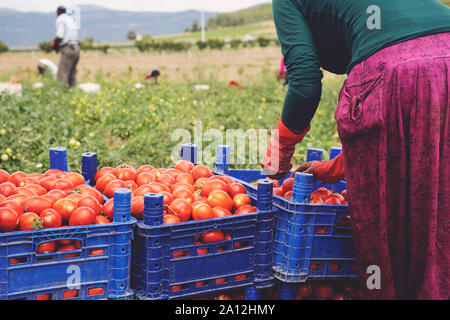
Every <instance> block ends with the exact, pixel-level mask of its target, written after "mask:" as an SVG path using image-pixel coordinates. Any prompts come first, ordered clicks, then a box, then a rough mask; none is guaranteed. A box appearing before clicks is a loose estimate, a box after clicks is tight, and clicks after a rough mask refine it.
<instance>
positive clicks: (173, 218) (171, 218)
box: [163, 214, 181, 224]
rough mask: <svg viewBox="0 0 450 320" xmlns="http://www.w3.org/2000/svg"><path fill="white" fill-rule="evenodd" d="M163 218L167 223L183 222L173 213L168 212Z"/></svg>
mask: <svg viewBox="0 0 450 320" xmlns="http://www.w3.org/2000/svg"><path fill="white" fill-rule="evenodd" d="M163 219H164V223H165V224H174V223H180V222H181V220H180V218H179V217H177V216H175V215H173V214H166V215H164V217H163Z"/></svg>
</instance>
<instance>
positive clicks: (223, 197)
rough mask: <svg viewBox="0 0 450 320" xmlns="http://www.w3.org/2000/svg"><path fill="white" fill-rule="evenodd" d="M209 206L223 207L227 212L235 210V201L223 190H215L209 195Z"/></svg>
mask: <svg viewBox="0 0 450 320" xmlns="http://www.w3.org/2000/svg"><path fill="white" fill-rule="evenodd" d="M208 204H209V205H210V206H211V207H212V208H214V207H222V208H225V209H227V210H230V211H231V209H233V199H231V197H230V195H229V194H228V193H226V192H225V191H222V190H213V191H211V192H210V193H209V196H208Z"/></svg>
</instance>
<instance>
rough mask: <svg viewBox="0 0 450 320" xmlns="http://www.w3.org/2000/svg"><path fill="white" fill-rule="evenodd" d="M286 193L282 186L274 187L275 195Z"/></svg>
mask: <svg viewBox="0 0 450 320" xmlns="http://www.w3.org/2000/svg"><path fill="white" fill-rule="evenodd" d="M283 194H284V192H283V189H282V188H273V195H274V196H280V197H282V196H283Z"/></svg>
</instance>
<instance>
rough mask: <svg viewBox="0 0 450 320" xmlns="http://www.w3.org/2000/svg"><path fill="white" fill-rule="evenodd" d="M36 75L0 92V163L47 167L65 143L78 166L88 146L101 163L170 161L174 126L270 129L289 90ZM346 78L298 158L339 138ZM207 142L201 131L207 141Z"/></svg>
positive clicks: (327, 96) (270, 84)
mask: <svg viewBox="0 0 450 320" xmlns="http://www.w3.org/2000/svg"><path fill="white" fill-rule="evenodd" d="M35 80H37V79H33V78H29V79H27V80H25V81H24V82H23V93H22V96H8V95H6V94H0V105H1V106H2V107H1V108H0V117H1V119H2V123H1V124H0V154H1V155H2V158H3V161H1V162H0V168H2V169H5V170H8V171H9V172H13V171H17V170H23V171H26V172H43V171H45V170H46V168H48V166H49V163H48V149H49V148H50V147H56V146H62V147H66V148H67V149H68V153H69V168H71V169H72V170H80V155H81V153H83V152H88V151H89V152H97V153H98V154H99V160H100V165H101V166H106V165H110V166H114V165H119V164H121V163H129V164H132V165H141V164H146V163H149V164H152V165H154V166H157V167H168V166H170V165H172V164H173V161H174V160H176V159H173V158H171V153H172V150H174V149H176V146H178V145H179V144H180V140H179V139H178V140H176V141H172V140H171V135H172V133H173V132H174V130H176V129H186V130H188V131H190V132H193V127H194V123H195V121H199V120H201V121H202V127H203V130H204V131H207V130H208V129H216V130H218V131H221V132H225V131H226V130H227V129H243V130H247V129H273V128H274V127H276V124H277V120H278V118H279V115H280V110H281V107H282V104H283V99H284V95H285V92H286V87H284V86H283V85H282V84H281V83H278V82H276V81H273V80H271V79H261V81H260V82H258V83H255V84H252V85H251V86H250V87H246V88H244V89H242V90H238V89H236V88H233V87H231V88H230V87H227V85H226V83H221V82H213V83H210V86H211V89H210V90H208V91H196V90H194V84H193V83H162V84H161V85H159V86H157V87H147V88H142V89H136V88H135V87H134V82H130V81H129V80H126V79H123V80H118V81H114V82H103V83H101V85H102V90H101V92H100V93H95V94H87V93H84V92H82V91H80V90H68V91H65V90H63V89H60V88H58V85H57V84H56V83H55V82H53V80H46V82H45V85H44V87H43V88H41V89H33V88H32V83H33V82H34V81H35ZM342 80H343V79H342V78H325V79H324V92H323V98H322V102H321V105H320V107H319V109H318V112H317V115H316V117H315V119H314V121H313V123H312V130H311V132H310V133H309V134H308V136H307V137H306V139H305V140H304V142H303V143H302V144H301V145H300V146H298V150H297V153H296V156H295V160H294V161H295V163H297V164H299V163H300V162H301V161H304V160H305V150H306V148H307V147H317V148H323V149H325V150H328V149H329V148H330V147H331V146H338V145H339V140H338V137H337V134H336V124H335V120H334V117H333V113H334V109H335V107H336V103H337V97H338V92H339V89H340V86H341V85H342ZM239 143H242V141H240V142H239ZM210 144H211V142H210V140H208V138H207V137H204V140H203V147H204V148H205V147H208V146H209V145H210ZM232 147H237V145H235V146H232ZM205 157H206V156H205ZM203 162H204V163H207V164H209V165H211V166H213V162H214V159H212V158H207V157H206V158H204V159H203ZM237 167H239V168H244V167H253V168H254V167H258V165H256V164H252V165H245V164H241V165H238V166H237Z"/></svg>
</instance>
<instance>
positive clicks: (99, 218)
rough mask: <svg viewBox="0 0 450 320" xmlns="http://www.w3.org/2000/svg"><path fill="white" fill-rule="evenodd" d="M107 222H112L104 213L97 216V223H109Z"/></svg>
mask: <svg viewBox="0 0 450 320" xmlns="http://www.w3.org/2000/svg"><path fill="white" fill-rule="evenodd" d="M107 223H111V221H109V219H108V218H107V217H105V216H102V215H98V216H96V217H95V224H107Z"/></svg>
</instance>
